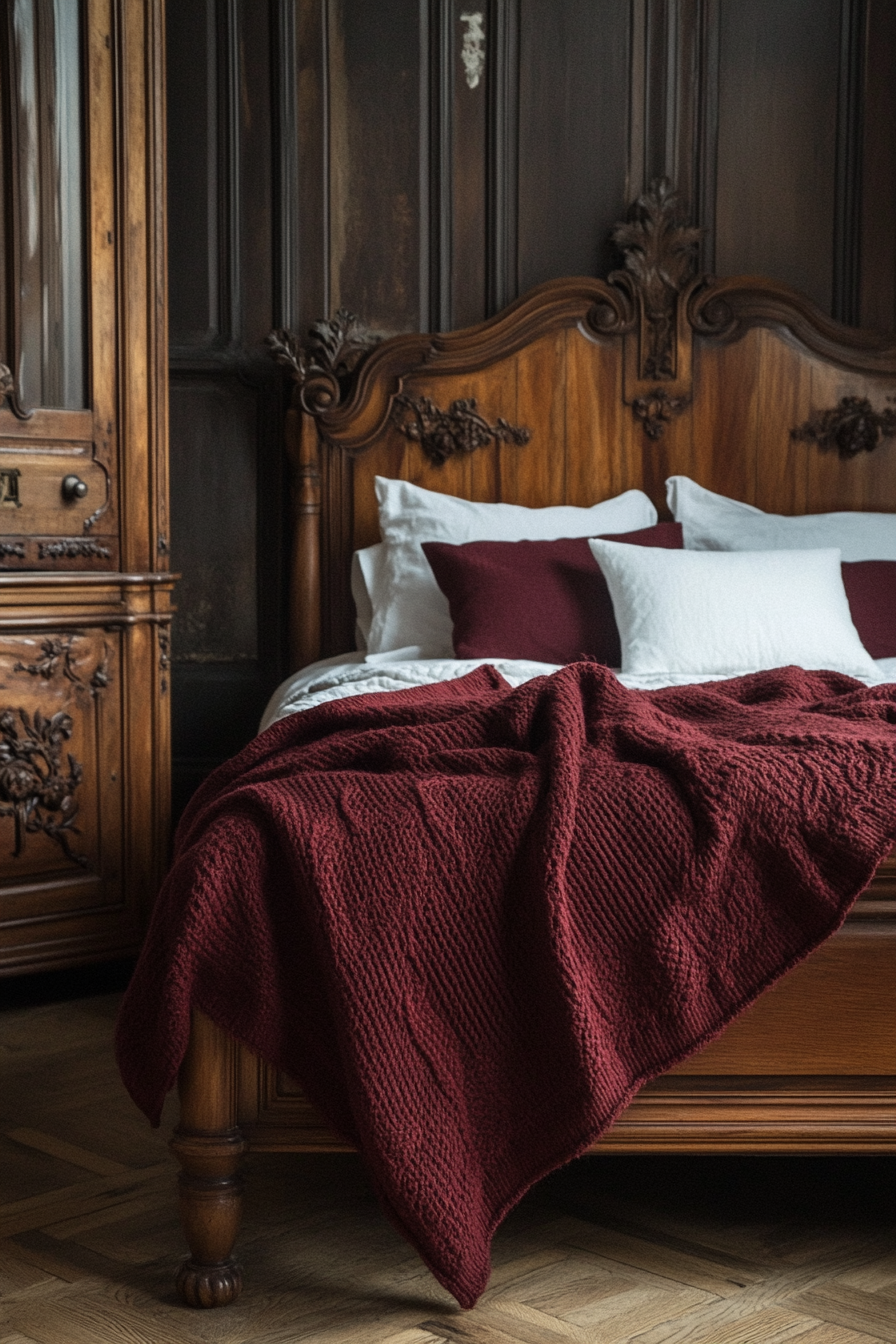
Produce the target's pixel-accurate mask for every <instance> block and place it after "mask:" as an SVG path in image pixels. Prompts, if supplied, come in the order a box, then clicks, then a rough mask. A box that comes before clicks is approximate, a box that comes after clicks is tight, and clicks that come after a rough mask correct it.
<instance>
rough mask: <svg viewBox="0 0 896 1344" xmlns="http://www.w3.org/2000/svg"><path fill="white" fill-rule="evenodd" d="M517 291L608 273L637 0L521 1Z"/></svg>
mask: <svg viewBox="0 0 896 1344" xmlns="http://www.w3.org/2000/svg"><path fill="white" fill-rule="evenodd" d="M520 16H521V17H520V111H519V119H520V133H519V165H520V166H519V193H520V196H519V277H518V286H519V292H522V291H524V290H526V289H528V288H529V287H530V286H531V285H535V284H538V283H540V282H541V281H542V280H547V279H550V278H551V277H553V276H558V275H595V274H602V273H604V272H605V271H606V270H607V269H608V268H609V267H610V266H611V265H612V264H614V262H615V256H614V253H613V250H612V248H611V247H610V245H609V243H608V241H607V239H608V236H609V232H610V230H611V228H612V227H613V224H614V223H615V221H616V220H617V219H618V218H619V216H620V210H621V208H622V207H623V206H624V204H625V201H626V195H627V191H626V184H627V176H628V138H627V128H628V104H629V72H630V66H631V54H630V44H631V40H632V39H631V17H630V7H629V6H628V5H621V4H609V3H604V4H600V5H596V4H595V3H594V0H565V3H563V4H550V5H545V4H544V3H542V0H522V3H521V6H520Z"/></svg>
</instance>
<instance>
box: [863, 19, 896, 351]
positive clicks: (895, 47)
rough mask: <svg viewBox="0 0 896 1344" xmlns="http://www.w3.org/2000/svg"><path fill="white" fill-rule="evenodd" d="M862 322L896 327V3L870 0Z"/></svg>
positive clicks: (864, 165)
mask: <svg viewBox="0 0 896 1344" xmlns="http://www.w3.org/2000/svg"><path fill="white" fill-rule="evenodd" d="M866 51H867V68H866V84H865V119H864V127H863V137H862V138H863V144H862V178H863V180H862V215H861V230H862V231H861V254H860V255H861V278H860V284H859V291H860V293H859V321H860V322H861V324H862V326H864V327H877V328H879V329H880V330H881V331H894V330H896V80H894V78H893V71H894V70H896V5H894V4H893V2H892V0H869V5H868V21H867V28H866Z"/></svg>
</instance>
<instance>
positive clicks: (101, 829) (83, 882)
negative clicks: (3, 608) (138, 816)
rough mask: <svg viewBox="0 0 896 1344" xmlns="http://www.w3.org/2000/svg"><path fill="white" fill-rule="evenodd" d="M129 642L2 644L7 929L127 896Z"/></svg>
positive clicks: (2, 866)
mask: <svg viewBox="0 0 896 1344" xmlns="http://www.w3.org/2000/svg"><path fill="white" fill-rule="evenodd" d="M119 641H120V635H119V634H118V633H117V632H114V631H105V630H85V631H83V632H81V631H74V632H73V631H68V630H63V631H60V632H58V633H54V632H52V631H49V632H47V633H46V634H44V633H43V632H42V633H41V634H39V635H4V636H0V927H2V926H10V925H14V924H19V923H20V922H22V921H28V920H31V919H41V918H47V917H48V916H49V915H52V914H58V913H61V912H63V911H69V912H70V911H75V910H89V909H96V908H97V907H99V906H104V905H108V904H110V903H112V904H114V903H116V902H117V901H119V900H120V894H119V893H120V879H121V852H120V851H121V779H122V760H121V732H120V722H121V689H120V684H119V681H120V678H119V667H120V661H121V660H120V648H119Z"/></svg>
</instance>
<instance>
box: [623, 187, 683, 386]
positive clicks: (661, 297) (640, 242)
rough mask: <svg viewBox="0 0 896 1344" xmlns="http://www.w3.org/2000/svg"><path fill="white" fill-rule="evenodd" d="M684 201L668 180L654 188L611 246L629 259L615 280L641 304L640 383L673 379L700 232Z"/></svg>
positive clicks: (631, 213)
mask: <svg viewBox="0 0 896 1344" xmlns="http://www.w3.org/2000/svg"><path fill="white" fill-rule="evenodd" d="M680 211H681V202H680V200H679V197H678V195H677V193H676V192H674V191H673V190H672V184H671V183H670V181H669V179H668V178H666V177H663V178H660V179H658V180H657V181H655V182H653V183H651V186H650V190H649V191H646V192H645V193H644V194H643V196H639V197H638V199H637V200H636V201H635V203H634V205H633V206H632V207H631V209H630V210H629V215H628V219H627V220H626V221H625V222H624V223H622V224H617V225H616V228H615V229H614V230H613V234H612V237H613V242H614V243H615V244H616V246H617V247H618V248H619V249H620V251H621V252H622V253H623V254H624V256H625V271H624V272H619V271H615V272H614V273H613V275H612V276H611V277H610V279H611V280H613V281H616V282H617V283H619V282H620V281H622V282H623V283H624V282H625V281H626V280H629V282H630V285H631V287H632V289H633V291H634V293H635V294H636V295H637V297H638V298H639V299H640V301H641V303H642V305H643V326H642V334H641V367H640V370H639V373H640V376H641V377H642V378H650V379H654V378H656V379H672V378H674V377H675V375H676V372H677V369H676V359H675V334H676V310H677V305H678V296H679V294H680V293H681V292H682V290H683V289H684V287H685V285H686V284H687V282H688V281H689V280H690V279H691V277H692V275H693V273H694V267H695V263H696V255H697V245H698V244H699V242H700V238H701V235H702V233H703V230H702V229H696V228H692V227H691V226H690V225H688V224H687V223H686V222H685V220H684V218H683V217H682V215H681V213H680Z"/></svg>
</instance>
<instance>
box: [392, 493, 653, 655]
mask: <svg viewBox="0 0 896 1344" xmlns="http://www.w3.org/2000/svg"><path fill="white" fill-rule="evenodd" d="M375 483H376V495H377V500H378V502H379V513H380V531H381V533H382V537H383V541H384V543H385V559H384V561H383V562H382V563H378V564H375V565H372V566H370V582H371V584H372V587H371V589H370V598H371V603H372V607H373V616H372V619H371V623H370V631H369V634H368V636H367V648H368V652H370V653H387V652H388V651H389V650H390V649H401V648H404V647H406V646H408V645H417V646H418V647H419V649H420V653H419V655H418V656H419V657H421V658H451V657H452V656H453V646H452V643H451V632H452V625H451V615H450V612H449V610H448V599H447V598H446V597H445V594H444V593H443V592H442V590H441V589H440V588H439V585H438V584H437V583H436V581H435V577H434V575H433V572H432V570H431V569H430V567H429V561H428V560H427V559H426V556H425V555H424V554H423V551H422V550H421V548H420V543H421V542H423V541H449V542H453V543H454V544H455V545H460V544H462V543H463V542H466V541H556V540H557V538H558V537H589V536H593V535H594V533H595V532H631V531H634V530H635V528H641V527H652V526H653V524H654V523H655V522H656V520H657V512H656V509H655V508H654V507H653V504H652V503H651V502H650V500H649V498H648V497H647V495H645V494H644V492H643V491H642V490H627V491H626V492H625V494H622V495H617V496H616V497H615V498H614V499H607V500H604V502H603V503H602V504H594V505H592V506H591V508H587V509H580V508H574V507H573V506H571V505H567V504H558V505H555V506H553V507H551V508H546V509H527V508H524V507H523V506H522V505H519V504H478V503H475V502H474V501H472V500H469V499H458V498H456V497H455V496H454V495H442V494H439V493H437V492H436V491H434V490H424V489H423V488H422V487H421V486H419V485H411V484H410V482H409V481H393V480H387V479H386V478H385V477H383V476H377V477H376V478H375Z"/></svg>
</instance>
